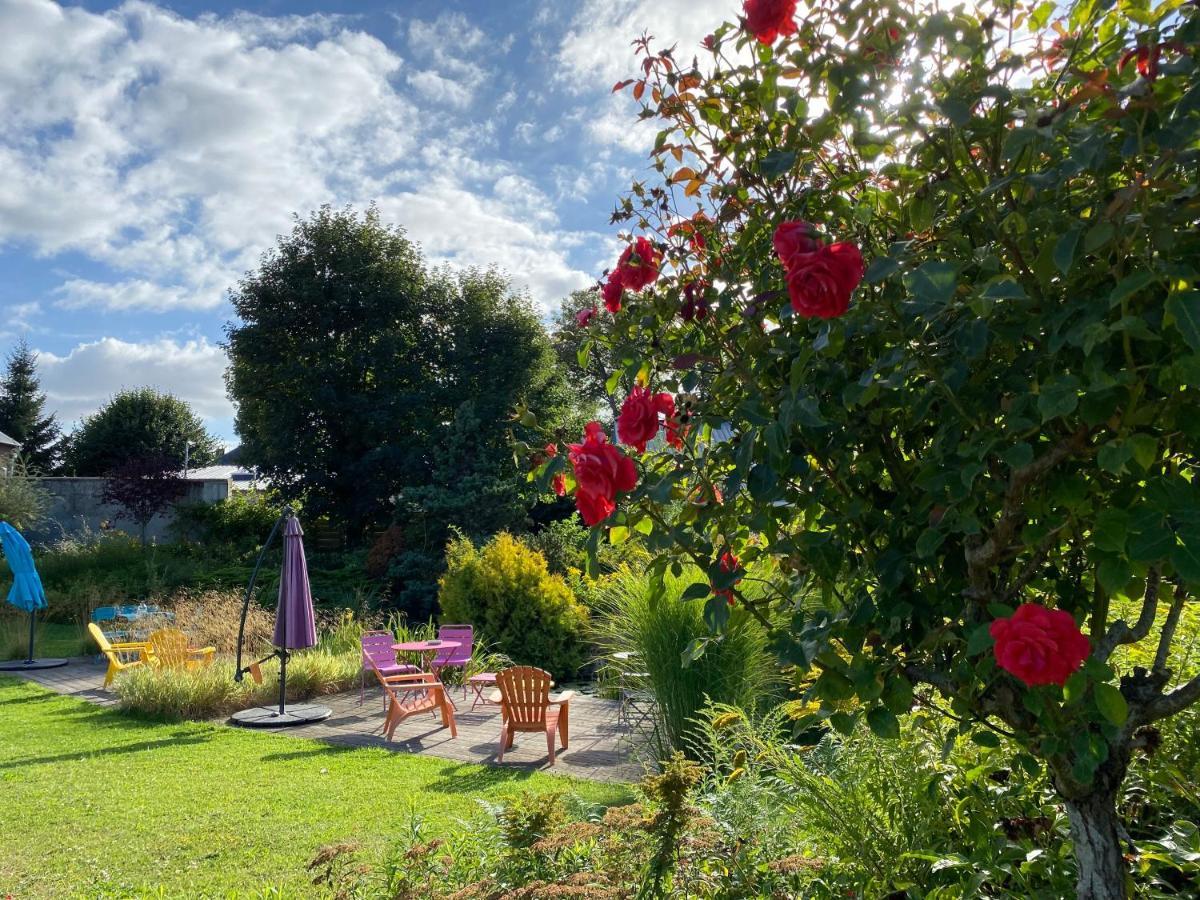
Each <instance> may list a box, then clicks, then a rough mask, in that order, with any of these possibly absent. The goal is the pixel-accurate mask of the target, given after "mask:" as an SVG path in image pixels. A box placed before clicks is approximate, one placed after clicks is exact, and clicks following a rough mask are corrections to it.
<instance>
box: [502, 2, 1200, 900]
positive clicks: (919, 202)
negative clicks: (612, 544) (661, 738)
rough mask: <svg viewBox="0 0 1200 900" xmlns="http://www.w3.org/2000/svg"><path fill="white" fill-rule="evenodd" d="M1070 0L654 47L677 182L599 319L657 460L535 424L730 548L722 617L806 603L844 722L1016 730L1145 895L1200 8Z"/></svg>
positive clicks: (598, 529)
mask: <svg viewBox="0 0 1200 900" xmlns="http://www.w3.org/2000/svg"><path fill="white" fill-rule="evenodd" d="M1056 12H1057V8H1056V7H1055V5H1054V4H1051V3H1042V4H1026V3H1011V4H996V5H994V6H989V7H987V8H983V9H978V10H968V9H965V8H963V7H953V8H950V7H946V8H943V7H942V6H941V5H939V4H937V3H931V2H924V0H895V2H882V0H846V2H842V3H832V2H829V3H818V4H816V5H814V6H812V7H810V8H809V9H808V10H806V12H805V14H804V16H803V18H802V19H797V18H796V15H795V13H796V3H795V2H793V0H746V2H745V3H744V13H745V16H744V18H743V19H742V20H741V22H740V24H738V25H733V24H724V25H722V26H720V27H719V28H717V29H716V30H715V31H714V32H713V33H712V34H711V35H709V36H708V37H707V38H706V39H705V40H704V42H703V50H702V51H701V53H700V56H701V57H702V59H703V61H702V62H701V60H700V59H695V60H691V61H689V59H687V58H684V57H683V55H682V54H680V55H679V56H678V57H677V54H676V52H675V51H674V49H666V50H659V49H656V48H654V47H653V46H652V42H651V39H650V38H649V37H645V38H643V39H641V40H640V41H638V42H637V44H636V47H637V51H638V53H639V55H640V57H641V60H640V72H639V74H638V76H637V77H636V78H633V79H630V80H629V81H625V82H621V83H620V84H618V85H617V86H616V89H617V90H622V89H628V90H630V91H631V92H632V95H633V98H634V99H635V100H636V101H638V102H639V103H640V104H641V108H642V112H641V117H642V118H643V119H646V120H654V121H657V123H658V124H659V125H660V127H661V130H660V131H659V133H658V135H657V138H656V140H655V144H654V150H653V160H654V169H655V174H654V176H653V177H652V180H651V181H649V182H641V181H639V182H636V183H635V184H634V185H633V186H632V189H631V191H630V193H629V194H628V195H627V196H625V197H624V198H622V200H621V201H620V203H619V204H618V206H617V208H616V211H615V215H614V221H617V222H624V223H628V224H629V227H630V229H631V233H630V234H629V235H628V243H627V246H626V249H625V251H624V252H623V253H622V254H621V256H620V258H619V260H618V262H617V264H616V266H615V267H614V268H613V269H612V271H611V272H609V273H608V275H607V277H606V279H605V281H604V282H603V284H602V286H601V288H600V291H599V295H598V297H597V307H596V309H597V312H596V313H595V314H593V315H590V316H588V317H586V318H581V320H580V324H581V327H586V328H588V329H590V330H591V332H592V341H593V342H595V343H596V344H601V343H603V344H604V345H606V347H607V348H608V349H609V351H611V358H612V359H614V360H617V361H618V365H619V368H617V369H616V371H614V372H613V373H612V376H611V377H610V379H609V382H608V385H607V386H608V389H609V390H610V391H611V392H618V391H620V392H621V393H623V394H624V395H625V397H626V399H625V402H624V405H623V407H622V412H621V415H620V417H619V420H618V429H617V430H618V437H619V439H620V442H621V443H622V444H625V445H626V446H628V447H629V448H631V449H632V452H633V454H634V455H629V453H627V452H626V451H625V450H623V449H621V447H619V446H617V445H615V444H613V443H610V442H609V440H608V438H607V436H606V435H605V434H604V433H603V430H602V429H601V428H599V427H598V426H592V427H589V428H588V430H587V431H586V432H585V435H584V439H583V440H582V441H580V442H579V443H576V444H571V445H570V446H569V448H568V451H569V452H568V453H565V454H564V453H560V452H557V449H558V448H557V442H556V444H555V445H552V446H551V447H548V448H547V447H533V446H527V447H526V448H525V449H526V451H527V452H528V453H529V454H530V455H531V456H532V457H533V459H534V463H535V466H536V470H535V474H536V477H537V478H538V479H539V483H540V484H541V485H542V486H543V487H545V488H546V489H550V488H551V486H553V488H554V489H555V490H556V492H558V493H560V494H561V493H568V492H573V493H574V497H575V500H576V503H577V506H578V508H579V511H580V513H581V515H582V517H583V519H584V521H585V522H586V523H587V524H589V525H591V526H595V528H594V529H593V534H592V539H591V547H592V548H593V549H594V548H595V547H596V546H597V544H598V542H599V540H600V538H601V535H602V534H604V533H607V535H608V536H609V538H610V540H613V541H618V540H623V539H625V538H627V537H628V536H629V535H630V534H632V533H634V532H638V533H640V534H641V535H642V536H643V539H644V540H645V542H646V543H647V545H648V546H649V547H650V549H651V550H652V551H654V552H655V553H656V554H657V556H656V558H655V559H654V561H653V562H652V563H651V566H650V568H651V571H652V572H653V573H654V574H656V575H657V576H659V577H660V578H661V577H662V576H663V574H664V573H665V572H667V571H668V570H671V571H675V572H677V573H678V572H679V571H682V564H683V563H685V562H691V563H694V564H696V565H699V566H701V567H702V568H703V569H704V570H705V571H706V575H707V583H705V582H704V581H700V582H697V583H696V584H694V585H693V586H692V587H691V588H689V589H688V590H687V591H686V592H685V596H688V597H690V598H693V599H696V600H697V601H701V600H703V601H704V602H705V604H706V605H705V613H706V616H707V618H708V621H709V622H710V625H711V627H712V629H713V632H714V634H713V636H712V637H711V638H709V639H707V640H719V639H720V638H719V634H720V630H721V628H722V626H723V624H724V622H725V621H726V619H727V613H728V608H729V604H730V603H743V604H745V606H746V607H747V609H749V610H751V612H752V613H753V614H756V615H759V616H761V617H762V620H763V622H764V624H770V623H772V622H775V621H777V616H779V615H782V616H783V617H785V619H786V621H787V625H786V627H783V628H777V629H776V634H777V639H778V647H779V651H780V653H781V654H782V655H783V657H784V658H785V659H786V660H787V661H788V662H789V663H791V664H794V665H796V666H799V667H801V668H802V669H811V670H812V674H813V681H812V685H811V689H810V690H809V697H810V698H811V699H813V700H816V701H818V702H819V703H820V704H821V709H820V711H819V712H817V713H816V715H817V717H819V718H821V719H824V720H827V722H828V724H829V725H831V726H832V727H834V728H836V729H838V730H839V731H849V730H850V729H851V728H852V727H853V726H854V720H855V718H857V717H860V716H861V717H862V718H865V720H866V722H867V723H868V724H869V725H870V727H871V728H872V730H873V731H875V732H876V733H877V734H878V735H881V736H889V735H895V734H897V733H898V721H897V716H898V715H900V714H903V713H905V712H907V711H908V710H909V709H910V708H911V706H912V704H913V703H914V702H917V703H921V704H924V705H928V706H931V707H934V708H937V709H940V710H942V711H943V712H944V713H945V714H946V715H948V716H951V717H954V718H955V719H957V720H958V722H959V723H960V728H961V730H962V731H963V732H964V733H973V734H974V735H975V739H976V740H977V741H992V742H997V741H998V740H999V738H998V733H999V734H1003V735H1007V736H1009V737H1011V738H1013V739H1014V740H1015V741H1017V742H1018V743H1019V744H1020V745H1021V747H1022V752H1021V753H1020V755H1019V756H1018V758H1017V760H1016V763H1017V764H1018V765H1021V766H1022V767H1025V768H1027V769H1029V770H1031V771H1038V770H1040V769H1044V770H1045V771H1046V772H1047V774H1048V775H1049V778H1050V780H1051V782H1052V784H1053V786H1054V788H1055V789H1056V791H1057V793H1058V795H1059V797H1060V798H1061V799H1062V801H1063V803H1064V805H1065V807H1066V810H1067V813H1068V816H1069V818H1070V822H1071V830H1072V835H1073V838H1074V852H1075V857H1076V860H1077V863H1078V895H1079V897H1081V898H1120V897H1124V896H1125V895H1126V892H1127V867H1126V864H1125V861H1124V860H1123V858H1122V840H1121V833H1122V829H1121V824H1120V822H1119V821H1118V818H1117V814H1116V808H1115V798H1116V796H1117V792H1118V789H1119V787H1120V785H1121V783H1122V781H1123V779H1124V778H1125V775H1126V773H1127V770H1128V768H1129V764H1130V760H1131V758H1132V756H1133V754H1135V753H1137V752H1139V751H1140V750H1142V749H1143V748H1146V747H1148V746H1150V745H1152V744H1153V741H1154V734H1155V729H1154V723H1155V722H1157V721H1160V720H1162V719H1164V718H1166V717H1169V716H1173V715H1175V714H1177V713H1179V712H1180V711H1182V710H1184V709H1185V708H1187V707H1189V706H1191V705H1192V704H1195V703H1196V702H1197V701H1200V677H1196V678H1192V679H1191V680H1188V681H1181V680H1180V679H1179V678H1178V676H1177V675H1176V674H1174V673H1172V672H1171V671H1170V669H1169V667H1168V665H1167V660H1168V658H1169V654H1170V650H1171V645H1172V639H1173V636H1174V633H1175V630H1176V627H1177V623H1178V621H1179V617H1180V615H1181V612H1182V610H1183V608H1184V606H1185V604H1189V603H1192V602H1194V595H1195V591H1196V589H1197V586H1198V585H1200V512H1197V510H1200V484H1197V482H1196V480H1195V474H1196V465H1197V458H1198V457H1200V452H1198V451H1200V417H1197V416H1196V414H1195V410H1196V409H1197V403H1198V397H1197V391H1196V385H1197V383H1200V291H1198V290H1197V281H1198V280H1200V272H1198V271H1197V269H1196V267H1195V259H1196V258H1197V255H1198V254H1200V229H1197V223H1198V221H1200V203H1198V200H1197V197H1198V194H1200V189H1198V184H1197V180H1198V179H1197V172H1200V165H1198V164H1197V163H1198V161H1200V144H1198V139H1197V136H1198V135H1200V69H1198V68H1197V66H1196V58H1197V55H1198V52H1200V14H1198V11H1197V9H1196V8H1195V6H1194V5H1193V4H1185V3H1182V2H1179V0H1166V2H1160V3H1156V4H1146V3H1134V2H1125V0H1118V2H1115V3H1107V4H1105V3H1098V2H1090V0H1081V2H1077V3H1075V4H1073V5H1072V6H1071V7H1070V8H1069V9H1068V10H1067V11H1066V12H1065V14H1061V16H1060V18H1059V19H1058V20H1056V21H1054V22H1051V17H1053V16H1055V14H1056ZM690 56H691V54H690V53H689V54H688V57H690ZM601 300H602V301H603V306H604V308H605V310H606V313H607V314H606V313H605V312H599V305H600V302H601ZM587 352H588V351H587V345H586V343H585V345H584V347H583V349H582V350H581V356H586V354H587ZM518 412H519V415H520V416H521V418H522V422H523V424H524V425H526V426H528V425H529V424H530V419H531V416H530V415H529V414H528V413H527V412H526V411H524V410H519V411H518ZM660 428H662V429H664V431H665V435H666V437H667V440H668V442H669V444H670V446H669V447H668V448H665V449H663V450H658V451H652V452H651V453H648V454H645V453H642V452H641V451H642V447H643V446H644V445H645V443H646V441H647V440H648V439H650V438H652V437H654V436H655V435H656V434H658V433H659V429H660ZM547 436H548V437H550V436H552V435H549V434H547ZM554 437H557V436H554ZM752 564H753V565H754V567H755V570H756V569H757V567H758V566H765V567H767V568H768V569H770V570H771V574H770V575H769V576H767V577H765V578H764V579H763V580H764V581H766V582H767V584H766V585H764V587H765V588H766V589H767V598H768V599H766V600H756V599H754V598H753V597H749V596H747V595H746V594H744V593H743V592H742V587H741V585H742V584H743V583H747V584H748V583H749V582H750V580H751V579H752V578H758V577H759V576H758V575H757V574H755V575H751V574H750V573H749V571H748V569H750V567H751V565H752ZM814 598H815V599H817V600H819V601H820V605H821V607H822V608H821V609H819V610H818V611H816V612H813V611H812V600H813V599H814ZM1129 600H1133V601H1134V603H1135V605H1136V608H1137V614H1136V616H1135V617H1132V619H1133V620H1132V621H1126V620H1125V619H1123V618H1121V617H1120V616H1118V615H1117V614H1116V613H1115V610H1116V609H1117V608H1118V607H1119V606H1123V605H1125V604H1126V603H1127V602H1128V601H1129ZM768 604H770V605H772V606H774V607H776V609H775V610H773V611H772V612H773V613H774V615H768V614H767V609H766V607H767V606H768ZM1143 642H1149V643H1150V644H1151V647H1152V649H1151V650H1150V653H1149V658H1150V659H1151V660H1152V662H1151V663H1150V664H1149V665H1148V666H1144V667H1132V668H1124V669H1120V670H1119V669H1118V668H1117V667H1116V666H1115V665H1114V663H1113V654H1114V651H1116V650H1117V648H1119V647H1122V646H1123V645H1128V644H1139V643H1143ZM703 649H704V641H701V642H698V643H697V645H696V646H695V647H694V648H692V650H691V652H692V653H694V654H699V653H702V652H703ZM849 698H857V700H858V701H859V706H858V708H857V709H858V712H856V713H855V714H854V715H851V714H849V713H847V712H844V711H842V710H841V709H839V704H841V703H842V701H844V700H846V699H849Z"/></svg>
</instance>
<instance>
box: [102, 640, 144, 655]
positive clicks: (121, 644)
mask: <svg viewBox="0 0 1200 900" xmlns="http://www.w3.org/2000/svg"><path fill="white" fill-rule="evenodd" d="M108 645H109V646H110V647H112V648H113V649H114V650H116V651H118V652H120V651H125V652H127V653H130V652H133V651H135V650H149V649H150V642H149V641H117V642H116V643H115V644H114V643H113V642H112V641H109V644H108Z"/></svg>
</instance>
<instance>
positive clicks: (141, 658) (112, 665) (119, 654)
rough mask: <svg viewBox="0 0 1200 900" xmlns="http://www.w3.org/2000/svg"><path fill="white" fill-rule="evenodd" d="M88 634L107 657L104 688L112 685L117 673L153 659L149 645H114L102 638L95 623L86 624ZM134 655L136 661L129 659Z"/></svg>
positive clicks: (130, 642)
mask: <svg viewBox="0 0 1200 900" xmlns="http://www.w3.org/2000/svg"><path fill="white" fill-rule="evenodd" d="M88 632H89V633H90V634H91V635H92V639H93V640H94V641H95V642H96V646H98V647H99V648H100V652H101V653H103V654H104V655H105V656H106V657H108V671H107V672H105V673H104V686H105V687H108V686H109V685H110V684H112V681H113V679H114V678H116V677H117V673H118V672H124V671H125V670H126V669H133V668H136V667H138V666H140V665H142V664H143V663H149V662H151V661H152V660H153V659H154V655H153V654H152V653H151V651H150V645H149V644H148V643H146V642H145V641H124V642H118V643H116V644H114V643H112V642H111V641H109V639H108V638H106V637H105V636H104V632H103V631H101V630H100V626H99V625H97V624H96V623H95V622H89V623H88ZM134 655H136V659H130V658H129V657H130V656H134Z"/></svg>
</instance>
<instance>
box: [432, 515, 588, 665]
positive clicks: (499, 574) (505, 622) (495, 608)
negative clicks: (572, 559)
mask: <svg viewBox="0 0 1200 900" xmlns="http://www.w3.org/2000/svg"><path fill="white" fill-rule="evenodd" d="M438 585H439V592H438V602H439V603H440V605H441V609H442V621H443V622H464V623H470V624H472V625H474V626H475V630H476V631H477V632H478V634H479V637H480V639H482V640H484V641H487V642H489V643H492V644H494V645H496V648H497V649H498V650H500V652H502V653H505V654H507V655H508V656H509V657H511V658H512V660H513V661H514V662H515V663H517V664H518V665H531V666H538V667H539V668H543V669H546V670H547V671H549V672H551V673H552V674H553V675H555V677H557V678H559V679H563V678H570V677H572V676H574V674H575V672H576V671H577V670H578V668H579V667H580V665H581V664H582V663H583V659H584V652H583V643H582V637H583V632H584V628H585V626H586V625H587V618H588V614H587V610H586V609H585V608H584V607H583V605H582V604H580V603H579V602H578V601H577V600H576V599H575V595H574V594H572V593H571V589H570V588H569V587H567V584H566V582H565V581H563V579H562V577H561V576H559V575H552V574H550V572H549V570H548V569H547V568H546V558H545V557H544V556H542V554H540V553H538V552H537V551H536V550H531V549H530V548H529V547H526V546H525V545H523V544H521V543H520V542H519V541H516V540H514V539H513V537H512V536H511V535H509V534H504V533H501V534H498V535H496V537H494V538H493V539H492V540H491V541H489V542H488V543H487V544H485V545H484V546H483V547H482V548H477V547H475V545H474V544H472V543H471V541H470V540H468V539H467V538H463V537H459V538H455V539H454V540H452V541H451V542H450V545H449V546H448V547H447V549H446V574H445V575H443V576H442V578H441V580H440V581H439V582H438Z"/></svg>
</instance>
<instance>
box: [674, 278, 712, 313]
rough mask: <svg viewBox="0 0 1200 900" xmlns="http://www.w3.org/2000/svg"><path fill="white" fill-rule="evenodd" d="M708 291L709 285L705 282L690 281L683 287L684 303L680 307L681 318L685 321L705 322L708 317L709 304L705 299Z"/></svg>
mask: <svg viewBox="0 0 1200 900" xmlns="http://www.w3.org/2000/svg"><path fill="white" fill-rule="evenodd" d="M707 290H708V283H707V282H704V281H689V282H688V283H687V284H685V285H684V286H683V303H681V304H680V306H679V317H680V318H681V319H683V321H685V322H691V321H692V320H693V319H694V320H695V321H697V322H703V321H704V317H705V316H707V315H708V303H707V302H706V301H705V298H704V294H705V292H706V291H707Z"/></svg>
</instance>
